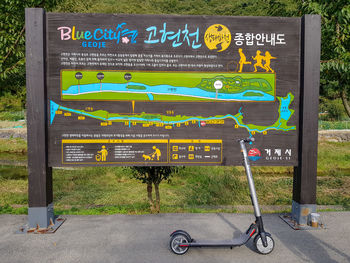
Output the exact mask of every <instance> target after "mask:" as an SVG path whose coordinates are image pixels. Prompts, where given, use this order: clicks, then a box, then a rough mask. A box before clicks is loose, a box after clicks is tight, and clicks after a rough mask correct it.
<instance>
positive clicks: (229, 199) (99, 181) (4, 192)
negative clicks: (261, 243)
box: [0, 139, 350, 214]
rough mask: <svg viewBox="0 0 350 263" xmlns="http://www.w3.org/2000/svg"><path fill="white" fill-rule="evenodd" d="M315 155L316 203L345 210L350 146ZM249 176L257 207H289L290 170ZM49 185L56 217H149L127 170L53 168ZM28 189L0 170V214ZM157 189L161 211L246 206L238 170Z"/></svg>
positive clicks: (23, 174)
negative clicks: (252, 178) (51, 189)
mask: <svg viewBox="0 0 350 263" xmlns="http://www.w3.org/2000/svg"><path fill="white" fill-rule="evenodd" d="M25 151H26V150H25V142H24V141H22V140H20V139H10V140H4V139H1V140H0V152H2V153H1V154H0V159H3V158H4V157H5V158H9V157H8V156H12V157H13V156H15V157H18V158H22V159H23V158H24V159H25V154H22V153H23V152H24V153H25ZM14 153H15V154H14ZM318 156H319V162H318V182H317V203H318V204H319V205H342V206H343V207H344V209H350V142H347V143H337V142H321V143H319V155H318ZM15 157H13V158H14V159H15ZM253 174H254V178H255V183H256V188H257V192H258V197H259V201H260V204H262V205H290V204H291V200H292V187H293V169H292V167H253ZM53 187H54V203H55V211H56V213H59V214H65V213H69V214H113V213H128V214H141V213H149V206H148V202H147V195H146V186H145V185H144V184H142V183H140V182H139V181H136V180H135V179H132V178H131V171H130V168H124V167H98V168H96V167H89V168H76V169H54V172H53ZM27 188H28V185H27V169H26V167H14V166H6V165H2V166H0V213H26V207H27V202H28V198H27ZM160 191H161V211H162V212H218V211H227V212H229V211H232V206H235V205H250V199H249V193H248V184H247V181H246V178H245V174H244V171H243V168H242V167H186V168H184V169H182V170H180V171H179V172H178V173H177V174H174V175H173V177H172V179H171V182H169V183H167V182H163V183H162V184H161V187H160Z"/></svg>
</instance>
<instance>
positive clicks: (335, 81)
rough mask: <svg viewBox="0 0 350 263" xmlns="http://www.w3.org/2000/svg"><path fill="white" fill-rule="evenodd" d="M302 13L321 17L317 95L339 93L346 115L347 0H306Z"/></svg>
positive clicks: (349, 86)
mask: <svg viewBox="0 0 350 263" xmlns="http://www.w3.org/2000/svg"><path fill="white" fill-rule="evenodd" d="M301 7H302V11H303V13H312V14H320V15H321V16H322V48H321V94H322V95H325V96H328V97H329V96H331V95H336V96H340V97H341V99H342V102H343V106H344V108H345V111H346V113H347V115H348V116H349V117H350V106H349V103H348V96H349V95H350V4H349V1H348V0H337V1H327V0H316V1H315V0H313V1H311V0H309V1H303V2H302V3H301Z"/></svg>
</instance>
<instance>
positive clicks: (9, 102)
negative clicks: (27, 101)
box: [0, 93, 22, 111]
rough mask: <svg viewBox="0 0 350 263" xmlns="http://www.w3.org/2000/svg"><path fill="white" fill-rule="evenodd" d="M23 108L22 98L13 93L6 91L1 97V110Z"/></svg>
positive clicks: (18, 109)
mask: <svg viewBox="0 0 350 263" xmlns="http://www.w3.org/2000/svg"><path fill="white" fill-rule="evenodd" d="M20 110H22V101H21V98H20V97H18V96H16V95H12V94H11V93H5V95H4V96H2V97H0V111H20Z"/></svg>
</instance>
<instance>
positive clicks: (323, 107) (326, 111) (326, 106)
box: [319, 99, 346, 121]
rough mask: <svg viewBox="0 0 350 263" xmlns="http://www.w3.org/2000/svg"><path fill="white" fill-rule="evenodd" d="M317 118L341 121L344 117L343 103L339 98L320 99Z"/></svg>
mask: <svg viewBox="0 0 350 263" xmlns="http://www.w3.org/2000/svg"><path fill="white" fill-rule="evenodd" d="M319 111H320V112H321V114H320V116H319V118H320V120H323V121H341V120H344V119H346V113H345V109H344V105H343V103H342V101H341V99H335V100H328V99H322V100H321V101H320V105H319Z"/></svg>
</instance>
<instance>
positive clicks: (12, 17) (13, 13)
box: [0, 0, 59, 86]
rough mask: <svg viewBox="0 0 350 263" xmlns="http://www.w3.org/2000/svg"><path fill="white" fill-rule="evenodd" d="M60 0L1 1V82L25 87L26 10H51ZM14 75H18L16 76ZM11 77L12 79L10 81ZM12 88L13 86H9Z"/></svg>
mask: <svg viewBox="0 0 350 263" xmlns="http://www.w3.org/2000/svg"><path fill="white" fill-rule="evenodd" d="M58 2H59V0H50V1H44V0H25V1H23V0H2V1H0V82H1V84H2V85H1V86H3V84H4V83H5V81H6V82H14V83H13V84H18V83H17V82H18V81H20V82H21V83H22V85H24V81H25V80H24V73H25V70H24V65H25V25H24V19H25V8H26V7H44V8H46V9H47V10H51V9H52V8H53V7H54V6H55V5H57V3H58ZM14 74H16V75H15V76H14ZM10 76H11V77H12V78H11V79H10ZM7 85H8V86H12V85H11V84H10V85H9V84H7Z"/></svg>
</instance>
